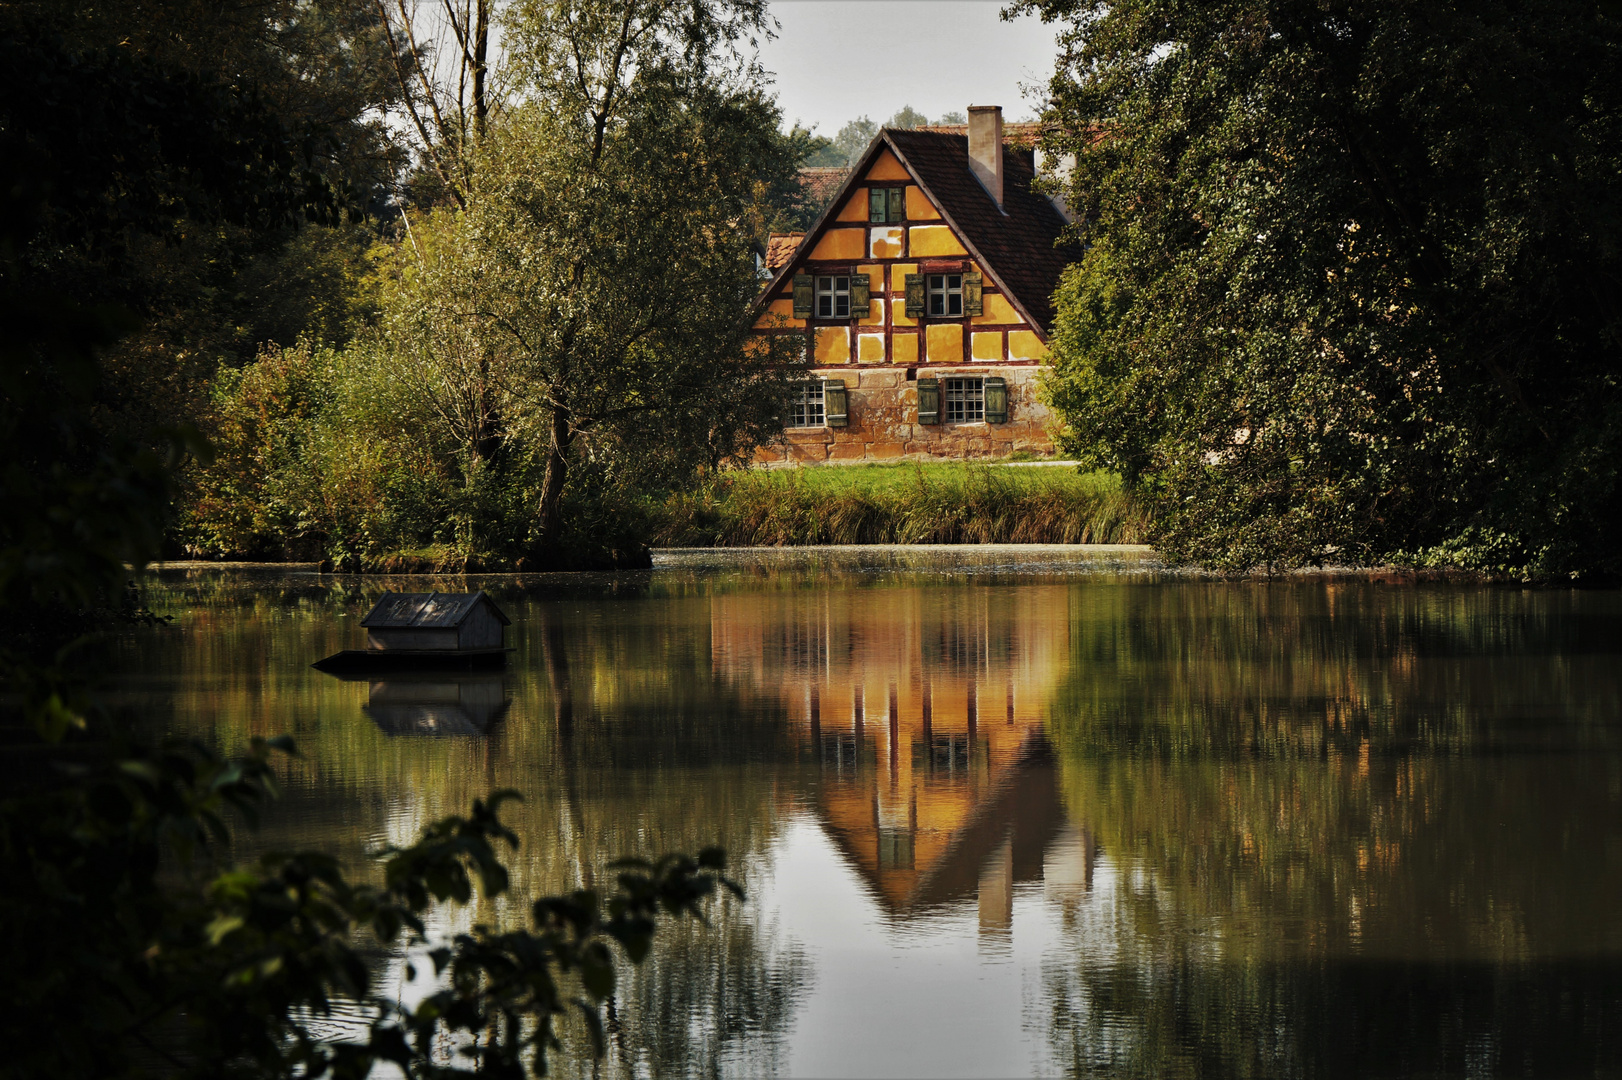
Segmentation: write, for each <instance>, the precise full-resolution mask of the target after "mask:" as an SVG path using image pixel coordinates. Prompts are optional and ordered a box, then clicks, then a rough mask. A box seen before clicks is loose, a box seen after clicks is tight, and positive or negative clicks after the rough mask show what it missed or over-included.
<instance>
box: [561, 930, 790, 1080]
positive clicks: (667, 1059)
mask: <svg viewBox="0 0 1622 1080" xmlns="http://www.w3.org/2000/svg"><path fill="white" fill-rule="evenodd" d="M810 977H811V971H810V965H809V963H808V962H807V960H806V959H805V957H804V955H803V954H802V953H801V952H800V951H799V949H798V948H797V947H795V946H793V945H792V944H786V943H784V942H783V941H782V940H781V939H779V938H778V937H777V935H776V934H775V933H773V932H772V930H771V929H770V928H769V927H762V926H760V925H759V924H758V923H757V922H756V921H755V920H754V919H753V918H752V917H750V916H747V915H745V914H744V913H743V912H742V911H741V910H740V909H739V908H738V906H737V905H736V904H732V905H729V906H728V909H727V910H725V911H721V912H718V913H717V917H716V918H715V919H714V920H713V921H712V926H710V927H709V928H705V927H702V926H697V925H684V926H681V927H679V928H677V927H672V928H670V929H669V930H668V931H662V932H661V937H660V942H659V946H658V948H657V949H656V950H655V952H654V953H653V954H652V955H651V956H650V957H649V958H648V960H647V962H646V963H645V964H643V965H642V966H641V967H640V968H637V969H636V970H634V971H627V972H625V977H624V978H623V979H622V980H621V982H620V986H619V990H618V991H617V992H616V994H615V1000H614V1005H613V1007H612V1009H611V1010H610V1013H609V1017H608V1025H607V1030H608V1044H609V1046H608V1056H607V1058H606V1059H605V1061H604V1062H603V1064H602V1068H601V1072H600V1073H597V1072H594V1071H593V1070H592V1068H591V1067H590V1065H589V1063H587V1062H586V1061H585V1060H584V1059H576V1060H573V1061H571V1063H570V1069H571V1070H572V1071H571V1072H565V1073H564V1075H587V1074H590V1075H593V1076H596V1075H604V1076H609V1077H631V1076H638V1077H640V1076H720V1075H731V1076H769V1075H774V1074H776V1073H778V1072H779V1071H780V1070H781V1068H782V1065H783V1059H784V1054H785V1048H786V1040H787V1036H788V1034H789V1031H790V1028H791V1026H792V1023H793V1018H794V1012H795V1009H796V1007H797V1006H798V1003H799V1002H800V1001H801V1000H802V999H803V998H804V996H805V994H806V993H807V992H808V991H809V990H810ZM570 1037H571V1038H574V1039H579V1040H583V1039H584V1034H583V1032H582V1031H579V1030H575V1031H572V1032H571V1033H570ZM581 1045H584V1043H583V1041H582V1043H581Z"/></svg>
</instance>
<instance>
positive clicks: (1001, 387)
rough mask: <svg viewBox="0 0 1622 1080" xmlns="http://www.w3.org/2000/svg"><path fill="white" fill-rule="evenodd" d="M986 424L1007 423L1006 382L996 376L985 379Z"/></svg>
mask: <svg viewBox="0 0 1622 1080" xmlns="http://www.w3.org/2000/svg"><path fill="white" fill-rule="evenodd" d="M986 423H988V424H1006V423H1008V382H1007V381H1006V380H1004V379H1001V378H998V377H997V376H992V377H990V378H988V379H986Z"/></svg>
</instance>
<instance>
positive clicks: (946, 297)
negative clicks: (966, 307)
mask: <svg viewBox="0 0 1622 1080" xmlns="http://www.w3.org/2000/svg"><path fill="white" fill-rule="evenodd" d="M954 282H955V284H954ZM924 293H925V299H924V312H925V314H927V315H930V316H933V317H934V318H937V319H953V318H959V317H961V316H962V314H963V275H962V274H930V275H929V276H928V277H926V278H925V279H924Z"/></svg>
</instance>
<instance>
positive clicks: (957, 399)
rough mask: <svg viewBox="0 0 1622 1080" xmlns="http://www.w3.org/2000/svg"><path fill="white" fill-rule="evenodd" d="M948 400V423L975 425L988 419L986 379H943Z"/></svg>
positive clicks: (946, 403) (946, 402) (945, 395)
mask: <svg viewBox="0 0 1622 1080" xmlns="http://www.w3.org/2000/svg"><path fill="white" fill-rule="evenodd" d="M941 381H942V382H944V383H945V384H946V385H945V386H943V387H942V389H943V390H944V391H945V393H944V394H943V395H942V396H944V397H945V398H946V401H945V405H946V422H947V423H948V424H951V423H959V424H966V423H974V422H977V421H981V420H984V419H985V418H986V381H985V380H984V379H943V380H941Z"/></svg>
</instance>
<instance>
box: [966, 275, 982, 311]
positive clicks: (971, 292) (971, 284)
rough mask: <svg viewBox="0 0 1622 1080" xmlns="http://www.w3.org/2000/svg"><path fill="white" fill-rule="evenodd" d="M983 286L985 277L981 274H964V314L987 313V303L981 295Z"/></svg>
mask: <svg viewBox="0 0 1622 1080" xmlns="http://www.w3.org/2000/svg"><path fill="white" fill-rule="evenodd" d="M983 288H984V279H983V278H982V277H981V276H980V275H979V274H964V275H963V314H965V315H984V314H985V313H986V303H985V300H984V299H983V298H982V296H981V295H980V293H981V290H982V289H983Z"/></svg>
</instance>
